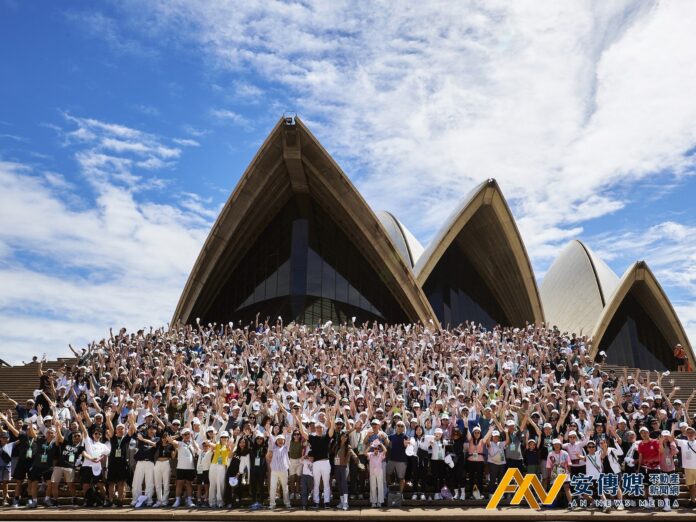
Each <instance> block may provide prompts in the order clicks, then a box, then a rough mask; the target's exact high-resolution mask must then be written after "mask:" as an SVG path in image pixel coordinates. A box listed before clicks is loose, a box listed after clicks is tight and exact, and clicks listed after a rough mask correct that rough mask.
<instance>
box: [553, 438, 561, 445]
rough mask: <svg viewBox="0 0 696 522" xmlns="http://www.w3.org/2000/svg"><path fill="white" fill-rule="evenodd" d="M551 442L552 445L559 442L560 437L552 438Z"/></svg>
mask: <svg viewBox="0 0 696 522" xmlns="http://www.w3.org/2000/svg"><path fill="white" fill-rule="evenodd" d="M551 444H552V445H553V444H561V439H553V440H552V441H551Z"/></svg>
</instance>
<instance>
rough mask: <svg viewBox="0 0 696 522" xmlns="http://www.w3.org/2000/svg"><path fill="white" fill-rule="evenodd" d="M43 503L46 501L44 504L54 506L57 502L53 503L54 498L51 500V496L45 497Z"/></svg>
mask: <svg viewBox="0 0 696 522" xmlns="http://www.w3.org/2000/svg"><path fill="white" fill-rule="evenodd" d="M43 503H44V506H46V507H53V506H55V504H54V503H53V500H51V498H50V497H46V498H44V501H43Z"/></svg>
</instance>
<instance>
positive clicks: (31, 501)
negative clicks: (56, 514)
mask: <svg viewBox="0 0 696 522" xmlns="http://www.w3.org/2000/svg"><path fill="white" fill-rule="evenodd" d="M27 507H28V508H29V509H34V508H35V507H36V500H34V499H32V498H30V499H29V500H27Z"/></svg>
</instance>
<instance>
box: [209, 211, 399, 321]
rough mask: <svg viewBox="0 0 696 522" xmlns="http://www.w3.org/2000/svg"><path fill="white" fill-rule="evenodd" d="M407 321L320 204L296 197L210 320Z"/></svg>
mask: <svg viewBox="0 0 696 522" xmlns="http://www.w3.org/2000/svg"><path fill="white" fill-rule="evenodd" d="M257 312H258V313H259V314H260V315H259V319H260V320H264V319H265V318H266V317H267V316H268V317H270V318H271V320H272V321H275V319H276V318H277V317H278V316H281V317H282V318H283V320H284V321H286V322H289V321H293V320H294V321H298V322H302V323H304V324H318V323H323V322H326V321H328V320H332V321H334V322H350V320H351V318H352V317H353V316H355V317H356V321H358V322H361V321H365V320H379V321H388V322H404V321H406V316H405V314H404V313H403V310H402V309H401V307H400V306H399V305H398V303H397V302H396V300H395V299H394V297H393V296H392V294H391V292H390V291H389V290H388V288H387V287H386V285H385V284H384V283H383V282H382V280H381V279H380V276H379V274H378V273H377V272H376V271H375V270H374V269H372V267H371V266H370V265H369V263H368V262H367V261H366V260H365V258H364V257H363V256H362V254H361V253H360V251H359V250H358V249H357V248H356V247H355V246H354V245H353V243H352V242H351V241H350V239H349V238H348V237H347V236H346V235H345V234H344V233H343V231H342V230H341V229H340V228H339V227H338V226H337V225H336V224H335V222H334V221H333V220H332V219H331V217H330V216H329V215H328V214H327V213H326V212H324V211H323V210H322V209H321V208H320V207H319V206H318V205H317V204H316V203H315V202H314V201H312V200H310V199H307V200H303V201H298V200H295V199H293V200H291V201H290V202H288V203H287V204H286V205H285V207H284V208H283V209H282V210H281V211H280V212H279V213H278V215H277V216H276V217H275V218H274V219H273V221H272V222H271V223H270V224H269V225H268V226H267V227H266V229H265V230H264V232H263V233H262V234H261V235H259V236H258V240H257V242H256V243H255V244H254V245H253V246H252V247H251V249H250V250H249V251H248V252H247V253H246V255H245V256H244V258H243V259H242V261H241V262H240V263H239V264H238V265H237V266H236V267H235V268H234V270H233V271H232V274H231V275H230V277H229V278H228V279H227V281H226V283H225V284H224V286H223V288H222V290H221V292H220V293H219V294H218V296H217V297H216V298H215V300H214V302H213V304H212V306H211V307H210V308H209V310H208V312H207V313H206V314H203V315H204V316H205V317H206V319H205V320H206V321H217V322H227V321H230V320H232V321H235V322H238V321H242V322H248V321H252V320H253V319H254V317H255V315H256V313H257Z"/></svg>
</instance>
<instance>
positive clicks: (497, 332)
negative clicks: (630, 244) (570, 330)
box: [0, 320, 696, 510]
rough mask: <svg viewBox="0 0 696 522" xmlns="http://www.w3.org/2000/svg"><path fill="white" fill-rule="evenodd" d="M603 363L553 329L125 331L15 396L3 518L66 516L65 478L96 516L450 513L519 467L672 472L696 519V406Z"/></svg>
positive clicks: (548, 479)
mask: <svg viewBox="0 0 696 522" xmlns="http://www.w3.org/2000/svg"><path fill="white" fill-rule="evenodd" d="M71 349H72V347H71ZM589 349H590V346H589V343H588V341H587V339H585V338H584V337H576V336H574V335H568V334H565V333H562V332H559V331H558V330H556V329H555V328H546V327H544V326H542V325H527V326H525V327H523V328H501V327H494V328H492V329H486V328H483V327H481V326H480V325H474V324H470V323H466V324H463V325H460V326H459V327H458V328H452V329H447V330H445V329H439V328H436V327H435V326H434V325H432V324H431V325H429V326H424V325H420V324H413V325H382V324H377V323H375V324H367V323H365V324H363V325H356V324H341V325H334V324H332V323H330V322H329V323H326V324H325V325H323V326H317V327H311V326H305V325H299V324H295V323H290V324H287V325H286V324H283V323H282V321H280V320H278V321H276V322H275V323H273V322H269V321H268V320H267V321H265V322H263V321H262V322H259V321H258V320H257V321H256V323H252V324H251V325H249V326H248V327H235V326H234V325H233V324H232V323H230V324H222V325H221V324H208V325H207V326H206V325H202V324H200V322H199V321H197V322H196V324H195V325H186V326H183V325H182V326H176V327H171V328H161V329H157V330H153V329H152V328H150V329H149V331H148V330H140V331H137V332H134V333H128V332H127V331H126V330H125V329H121V330H120V331H119V332H118V333H116V334H114V333H113V332H110V335H109V337H108V338H106V339H103V340H102V341H100V342H98V343H92V344H91V345H89V346H88V347H87V348H85V349H83V350H81V351H77V350H73V351H74V353H75V354H76V356H77V359H78V360H77V362H76V363H75V364H74V365H72V366H68V365H66V366H64V367H63V368H62V369H59V370H58V371H54V370H52V369H44V366H43V362H42V361H39V362H37V363H35V364H36V368H37V379H38V388H37V390H36V391H35V393H34V399H33V400H28V401H26V402H24V401H21V402H22V403H21V404H19V403H17V402H15V401H14V398H12V397H8V396H7V395H5V398H6V399H9V400H10V401H12V403H13V404H14V406H15V408H14V411H12V410H11V411H8V412H6V414H0V482H2V491H3V497H4V499H3V501H4V505H10V504H11V505H13V506H16V507H19V506H26V507H28V508H34V507H36V506H37V505H39V504H41V503H42V504H44V505H46V506H55V505H57V504H58V497H59V496H61V497H63V502H62V504H65V503H66V500H65V497H66V495H65V494H60V488H61V485H62V484H63V483H65V487H67V497H69V499H70V500H69V501H68V502H67V503H68V504H73V505H84V506H87V507H90V506H91V507H94V506H103V507H107V508H108V507H120V506H122V505H124V503H125V502H126V498H130V499H131V500H130V503H131V504H132V505H133V506H136V507H160V508H164V507H173V508H177V507H180V506H182V507H183V506H185V507H189V508H193V507H196V508H218V509H220V508H228V509H234V508H238V507H244V508H249V507H250V508H251V509H259V508H261V507H268V508H276V507H280V506H281V504H282V505H283V506H284V507H286V508H291V507H293V506H294V507H296V508H303V509H307V508H317V509H318V508H320V507H323V508H337V509H343V510H347V509H348V508H349V505H350V503H351V501H353V500H357V499H364V500H367V499H369V503H370V505H371V506H372V507H382V506H384V505H385V502H388V501H389V499H393V500H394V502H395V503H398V502H399V500H400V499H402V498H405V499H406V500H418V501H424V502H426V503H428V502H429V503H433V504H437V505H443V504H446V503H448V502H450V501H451V500H464V499H471V498H473V499H477V500H484V499H487V498H489V496H490V495H491V494H492V493H493V492H494V491H495V489H496V486H497V485H498V483H499V482H500V480H501V478H502V477H503V475H504V473H505V471H506V470H507V469H510V468H517V469H519V470H520V471H521V472H522V473H533V474H537V475H538V477H539V479H540V480H541V481H542V482H543V484H544V485H545V486H546V487H548V486H549V484H551V483H553V482H554V480H555V478H556V477H557V476H559V475H560V474H568V475H569V476H570V477H575V476H578V475H584V476H586V477H590V479H592V480H595V481H597V479H598V477H599V476H600V475H601V474H607V473H610V474H614V475H617V476H620V475H621V474H627V473H642V474H644V475H645V476H646V478H649V477H650V476H651V475H653V474H655V473H659V472H663V473H674V472H675V471H677V472H679V473H682V474H683V475H684V476H685V479H686V484H687V486H688V487H689V493H690V503H689V507H694V506H695V505H696V504H695V502H696V415H695V416H693V417H692V416H690V414H689V408H690V402H691V399H692V398H693V396H694V394H693V393H692V395H691V396H690V397H689V399H688V400H687V401H685V404H682V402H681V401H679V400H673V397H674V393H675V392H676V391H677V389H676V388H675V389H673V390H672V392H671V393H670V394H669V395H666V394H664V392H663V390H662V378H663V375H662V374H656V373H655V372H653V375H654V376H655V379H654V380H652V381H651V380H650V377H649V375H650V374H649V373H647V372H635V373H634V372H631V373H629V372H627V371H625V370H623V371H622V370H619V371H618V372H615V371H613V370H608V371H603V370H602V367H601V365H600V364H599V363H598V362H595V361H594V360H592V359H591V358H590V356H589ZM646 374H647V375H646ZM3 395H4V394H3ZM682 470H683V471H682ZM172 480H173V483H174V487H173V488H171V489H170V483H171V482H172ZM10 483H14V488H12V489H13V492H14V496H13V497H12V498H9V497H8V485H9V484H10ZM569 483H570V479H568V482H567V483H566V485H565V487H564V488H563V491H564V492H565V495H561V496H560V500H561V502H563V501H564V500H567V501H568V502H569V505H571V506H572V504H571V503H572V500H573V498H572V495H571V491H570V488H569V487H568V484H569ZM619 483H621V482H619ZM646 484H647V481H646ZM595 486H596V484H595ZM127 490H130V497H126V493H127ZM40 492H41V493H42V494H41V495H40ZM592 494H593V495H594V496H595V497H597V496H601V497H602V498H605V497H606V494H605V493H604V492H602V491H601V490H597V489H596V487H595V488H594V489H593V490H592ZM614 496H615V497H616V498H617V499H618V500H619V501H620V500H621V499H622V498H623V497H622V490H621V488H620V487H619V488H618V491H614ZM564 497H565V498H564ZM614 505H615V507H616V508H617V509H623V504H622V503H621V502H617V503H615V504H614ZM604 509H606V510H608V509H610V507H609V505H608V504H607V505H606V506H605V507H604ZM664 509H666V510H667V509H670V502H665V503H664Z"/></svg>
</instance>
